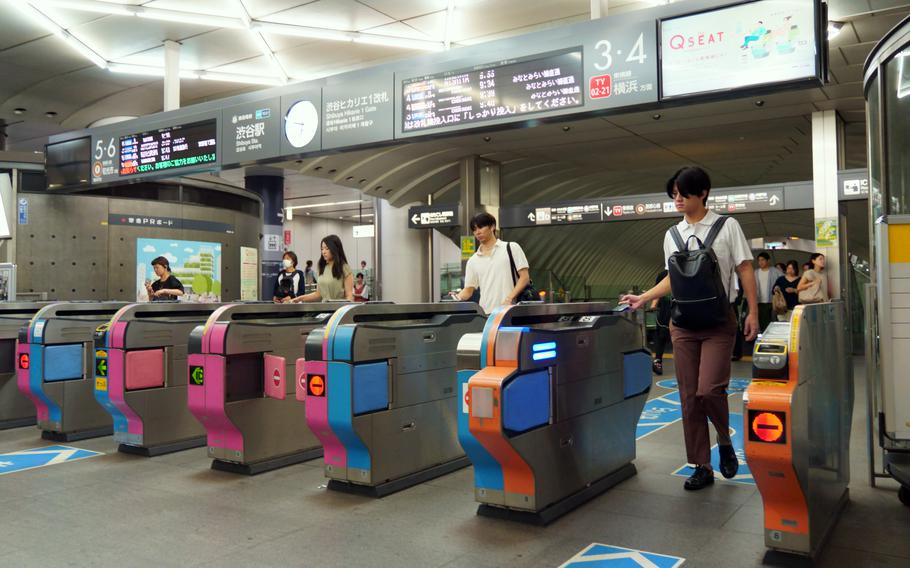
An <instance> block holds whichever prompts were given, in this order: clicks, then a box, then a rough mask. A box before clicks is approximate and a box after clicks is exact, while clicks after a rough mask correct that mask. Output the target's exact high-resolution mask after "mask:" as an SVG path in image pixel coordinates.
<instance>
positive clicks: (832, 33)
mask: <svg viewBox="0 0 910 568" xmlns="http://www.w3.org/2000/svg"><path fill="white" fill-rule="evenodd" d="M842 29H844V23H843V22H828V39H834V38H835V37H837V35H838V34H839V33H840V31H841V30H842Z"/></svg>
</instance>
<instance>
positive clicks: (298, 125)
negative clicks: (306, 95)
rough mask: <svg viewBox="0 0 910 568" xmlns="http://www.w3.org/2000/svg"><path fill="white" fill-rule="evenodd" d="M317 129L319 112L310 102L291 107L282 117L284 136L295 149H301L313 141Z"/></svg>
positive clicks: (302, 102)
mask: <svg viewBox="0 0 910 568" xmlns="http://www.w3.org/2000/svg"><path fill="white" fill-rule="evenodd" d="M318 129H319V111H318V110H316V106H315V105H314V104H313V103H311V102H310V101H298V102H296V103H294V104H293V105H291V108H289V109H288V113H287V115H286V116H285V117H284V135H285V136H287V139H288V142H290V143H291V146H293V147H295V148H303V147H304V146H306V145H307V144H309V143H310V142H312V141H313V138H315V137H316V131H317V130H318Z"/></svg>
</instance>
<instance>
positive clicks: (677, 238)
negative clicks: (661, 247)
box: [670, 225, 688, 252]
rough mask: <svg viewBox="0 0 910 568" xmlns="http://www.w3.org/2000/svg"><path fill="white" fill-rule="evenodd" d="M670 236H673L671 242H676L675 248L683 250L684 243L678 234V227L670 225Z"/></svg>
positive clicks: (684, 247)
mask: <svg viewBox="0 0 910 568" xmlns="http://www.w3.org/2000/svg"><path fill="white" fill-rule="evenodd" d="M670 236H671V237H673V242H675V243H676V250H678V251H679V252H685V250H686V248H688V247H686V243H685V242H683V238H682V235H680V234H679V229H677V228H676V225H673V226H672V227H670Z"/></svg>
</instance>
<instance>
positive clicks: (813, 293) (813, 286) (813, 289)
mask: <svg viewBox="0 0 910 568" xmlns="http://www.w3.org/2000/svg"><path fill="white" fill-rule="evenodd" d="M824 301H825V295H824V293H823V292H822V279H821V278H819V279H817V280H813V281H812V282H811V283H810V284H809V287H808V288H806V289H805V290H803V291H802V292H800V293H799V303H800V304H817V303H819V302H824Z"/></svg>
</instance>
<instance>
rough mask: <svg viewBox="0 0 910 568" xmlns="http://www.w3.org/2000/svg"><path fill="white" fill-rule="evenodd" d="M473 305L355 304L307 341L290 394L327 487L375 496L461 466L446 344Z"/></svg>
mask: <svg viewBox="0 0 910 568" xmlns="http://www.w3.org/2000/svg"><path fill="white" fill-rule="evenodd" d="M485 321H486V318H485V316H484V315H483V312H482V311H481V309H480V307H479V306H478V305H477V304H473V303H454V302H447V303H441V304H402V305H393V304H357V305H350V306H345V307H344V308H341V309H340V310H338V311H337V312H336V313H335V315H334V316H332V318H331V319H330V320H329V321H328V322H327V325H326V326H325V327H324V328H322V329H319V330H317V331H314V332H313V333H311V334H310V337H309V338H308V339H307V347H306V356H305V358H304V359H300V360H298V361H297V398H298V400H302V401H304V404H305V405H306V411H307V423H308V424H309V426H310V429H311V430H312V431H313V432H315V433H316V436H317V437H318V438H319V440H320V441H321V442H322V444H323V447H324V448H325V475H326V477H328V478H329V480H330V481H329V484H328V487H329V489H334V490H338V491H345V492H350V493H357V494H362V495H368V496H372V497H383V496H385V495H388V494H390V493H394V492H395V491H400V490H402V489H405V488H407V487H411V486H413V485H416V484H418V483H422V482H424V481H427V480H429V479H433V478H435V477H438V476H440V475H444V474H446V473H449V472H452V471H455V470H456V469H460V468H463V467H466V466H468V465H470V462H469V461H468V459H467V457H465V455H464V451H463V450H462V448H461V447H460V446H459V444H458V434H457V415H456V413H457V408H458V404H459V402H458V401H459V398H458V395H457V390H456V368H455V365H456V347H457V345H458V341H459V339H461V337H462V336H463V335H464V334H466V333H473V332H478V331H480V330H481V329H483V326H484V322H485Z"/></svg>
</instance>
